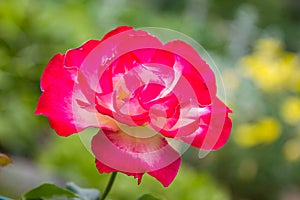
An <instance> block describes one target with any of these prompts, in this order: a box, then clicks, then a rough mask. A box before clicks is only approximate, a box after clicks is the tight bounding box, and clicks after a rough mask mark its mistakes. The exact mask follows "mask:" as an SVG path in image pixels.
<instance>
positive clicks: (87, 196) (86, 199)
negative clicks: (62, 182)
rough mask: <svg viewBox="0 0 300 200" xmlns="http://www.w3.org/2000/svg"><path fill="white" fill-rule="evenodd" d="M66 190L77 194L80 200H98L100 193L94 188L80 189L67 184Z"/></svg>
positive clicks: (73, 184) (74, 185)
mask: <svg viewBox="0 0 300 200" xmlns="http://www.w3.org/2000/svg"><path fill="white" fill-rule="evenodd" d="M66 187H67V189H69V190H71V191H72V192H74V193H76V194H78V195H79V196H80V197H81V199H82V200H98V199H99V198H100V191H99V190H97V189H94V188H81V187H79V186H78V185H76V184H75V183H72V182H70V183H67V186H66Z"/></svg>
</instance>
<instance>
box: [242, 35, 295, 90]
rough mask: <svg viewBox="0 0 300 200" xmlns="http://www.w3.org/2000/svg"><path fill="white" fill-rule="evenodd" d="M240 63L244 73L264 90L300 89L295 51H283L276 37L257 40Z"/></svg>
mask: <svg viewBox="0 0 300 200" xmlns="http://www.w3.org/2000/svg"><path fill="white" fill-rule="evenodd" d="M240 63H241V65H242V66H243V67H244V69H245V72H246V75H248V76H249V77H250V78H251V79H253V81H254V82H255V84H257V85H258V86H259V87H260V88H261V89H263V90H265V91H268V92H276V91H280V90H282V89H286V88H290V89H292V90H294V89H297V88H299V90H300V76H299V75H300V74H299V72H298V71H299V70H300V62H299V59H298V58H297V55H296V54H295V53H290V52H286V51H284V49H283V47H282V44H281V43H280V42H279V41H278V40H277V39H274V38H269V39H261V40H258V41H257V43H256V44H255V47H254V52H253V53H252V54H250V55H247V56H245V57H243V58H242V59H241V61H240ZM297 74H298V76H297ZM297 85H298V86H297Z"/></svg>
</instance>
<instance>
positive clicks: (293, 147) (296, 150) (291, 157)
mask: <svg viewBox="0 0 300 200" xmlns="http://www.w3.org/2000/svg"><path fill="white" fill-rule="evenodd" d="M283 155H284V157H285V159H286V160H287V161H291V162H292V161H296V160H298V159H299V158H300V141H299V140H297V139H291V140H288V141H287V142H286V143H285V144H284V146H283Z"/></svg>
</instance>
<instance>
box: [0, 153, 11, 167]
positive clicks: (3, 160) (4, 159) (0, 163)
mask: <svg viewBox="0 0 300 200" xmlns="http://www.w3.org/2000/svg"><path fill="white" fill-rule="evenodd" d="M10 163H11V159H10V158H9V157H8V156H7V155H5V154H3V153H0V167H4V166H6V165H8V164H10Z"/></svg>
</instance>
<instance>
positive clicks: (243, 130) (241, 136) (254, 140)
mask: <svg viewBox="0 0 300 200" xmlns="http://www.w3.org/2000/svg"><path fill="white" fill-rule="evenodd" d="M280 132H281V126H280V124H279V122H278V121H276V120H275V119H273V118H269V117H266V118H263V119H261V120H260V121H259V122H257V123H247V124H242V125H240V126H238V127H237V129H236V133H235V135H234V140H235V142H236V143H237V144H238V145H240V146H243V147H251V146H254V145H257V144H261V143H271V142H273V141H275V140H276V139H277V138H278V137H279V135H280Z"/></svg>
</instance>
